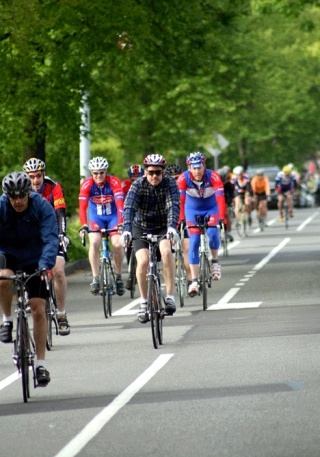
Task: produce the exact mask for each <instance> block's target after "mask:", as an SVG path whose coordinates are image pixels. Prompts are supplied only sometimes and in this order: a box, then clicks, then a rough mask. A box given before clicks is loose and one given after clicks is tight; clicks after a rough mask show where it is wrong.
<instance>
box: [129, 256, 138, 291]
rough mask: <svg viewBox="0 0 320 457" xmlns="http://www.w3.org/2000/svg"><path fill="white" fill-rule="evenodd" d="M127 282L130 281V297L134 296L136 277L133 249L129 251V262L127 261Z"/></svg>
mask: <svg viewBox="0 0 320 457" xmlns="http://www.w3.org/2000/svg"><path fill="white" fill-rule="evenodd" d="M129 282H130V286H131V289H130V297H131V298H134V293H135V290H136V283H137V278H136V255H135V253H134V250H133V249H132V251H131V256H130V262H129Z"/></svg>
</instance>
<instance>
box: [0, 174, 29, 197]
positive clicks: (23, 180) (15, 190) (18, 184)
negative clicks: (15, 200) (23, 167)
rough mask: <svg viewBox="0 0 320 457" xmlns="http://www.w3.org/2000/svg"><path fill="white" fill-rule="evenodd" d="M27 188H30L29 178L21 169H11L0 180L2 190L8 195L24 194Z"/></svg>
mask: <svg viewBox="0 0 320 457" xmlns="http://www.w3.org/2000/svg"><path fill="white" fill-rule="evenodd" d="M28 190H31V180H30V178H29V175H28V174H27V173H25V172H23V171H13V172H12V173H9V174H8V175H7V176H5V177H4V178H3V180H2V191H3V193H4V194H7V195H8V197H15V196H17V195H23V194H26V193H27V192H28Z"/></svg>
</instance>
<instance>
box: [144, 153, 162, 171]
mask: <svg viewBox="0 0 320 457" xmlns="http://www.w3.org/2000/svg"><path fill="white" fill-rule="evenodd" d="M143 164H144V166H145V167H151V166H155V167H157V166H159V167H162V168H165V167H166V164H167V162H166V159H165V158H164V157H162V156H161V155H160V154H149V155H148V156H147V157H146V158H145V159H144V161H143Z"/></svg>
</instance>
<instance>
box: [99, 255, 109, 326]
mask: <svg viewBox="0 0 320 457" xmlns="http://www.w3.org/2000/svg"><path fill="white" fill-rule="evenodd" d="M100 295H101V296H102V306H103V313H104V317H105V318H106V319H108V315H109V314H108V300H109V294H108V272H107V261H106V259H101V265H100Z"/></svg>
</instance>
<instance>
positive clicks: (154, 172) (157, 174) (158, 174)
mask: <svg viewBox="0 0 320 457" xmlns="http://www.w3.org/2000/svg"><path fill="white" fill-rule="evenodd" d="M147 173H148V175H149V176H153V175H156V176H160V175H162V170H150V171H147Z"/></svg>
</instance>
